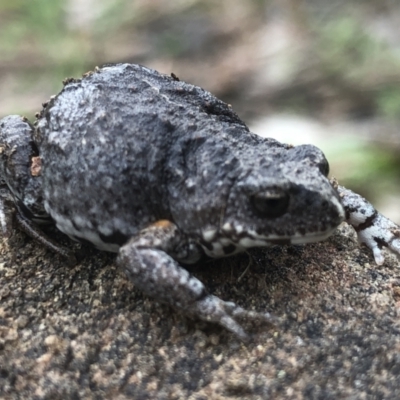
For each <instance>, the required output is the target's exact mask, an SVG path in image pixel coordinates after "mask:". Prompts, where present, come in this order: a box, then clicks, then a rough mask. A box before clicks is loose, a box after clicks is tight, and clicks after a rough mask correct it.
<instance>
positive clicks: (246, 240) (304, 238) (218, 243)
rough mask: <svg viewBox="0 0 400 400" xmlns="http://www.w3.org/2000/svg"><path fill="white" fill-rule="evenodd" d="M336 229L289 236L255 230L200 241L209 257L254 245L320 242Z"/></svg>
mask: <svg viewBox="0 0 400 400" xmlns="http://www.w3.org/2000/svg"><path fill="white" fill-rule="evenodd" d="M335 230H336V227H334V228H331V229H328V230H326V231H322V232H315V233H308V234H301V233H298V234H297V233H295V234H294V235H291V236H287V237H285V236H279V235H269V236H261V235H258V234H256V233H255V232H247V234H245V235H243V236H242V237H241V238H240V239H238V240H233V239H231V238H228V237H226V236H225V237H216V238H215V239H214V240H213V241H212V242H208V243H206V242H205V241H204V240H203V241H202V242H201V244H202V247H203V249H204V252H205V253H206V254H207V255H208V256H210V257H226V256H228V255H232V254H236V253H240V252H243V251H246V250H248V249H250V248H254V247H271V246H277V245H279V246H282V245H296V244H297V245H298V244H307V243H314V242H320V241H323V240H325V239H327V238H328V237H329V236H331V235H332V233H333V232H334V231H335Z"/></svg>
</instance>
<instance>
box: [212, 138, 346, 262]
mask: <svg viewBox="0 0 400 400" xmlns="http://www.w3.org/2000/svg"><path fill="white" fill-rule="evenodd" d="M257 154H258V155H259V154H260V151H257ZM265 154H267V155H266V156H265V157H259V156H258V157H256V156H255V155H254V154H253V155H252V154H251V152H250V153H249V154H248V155H245V156H244V158H241V160H240V161H241V163H240V167H239V174H238V176H237V179H236V180H235V183H234V184H233V185H232V187H231V189H230V192H229V196H228V201H227V206H226V208H225V210H224V217H223V219H222V221H221V226H220V228H219V234H218V237H215V238H214V241H215V242H214V243H213V241H209V242H208V243H209V244H212V246H209V247H210V248H209V249H208V251H207V250H206V251H207V252H208V253H209V254H210V255H214V256H217V255H223V254H229V252H232V253H233V252H236V251H241V250H244V249H246V248H249V247H258V246H268V245H272V244H302V243H309V242H315V241H319V240H323V239H325V238H326V237H328V236H329V235H330V234H331V233H332V232H333V230H334V229H335V228H336V227H337V226H338V225H339V224H340V222H341V221H342V220H343V219H344V210H343V207H342V205H341V203H340V200H339V196H338V194H337V192H336V190H335V189H334V188H333V187H332V185H331V184H330V182H329V180H328V178H327V175H328V172H329V165H328V162H327V160H326V159H325V156H324V154H323V153H322V152H321V151H320V150H319V149H318V148H316V147H314V146H311V145H304V146H298V147H292V148H288V147H286V148H285V147H282V148H277V149H274V151H273V154H272V156H271V152H268V151H266V152H265ZM207 237H208V238H211V237H212V235H211V234H210V232H206V235H205V237H204V238H205V239H206V238H207ZM210 242H211V243H210ZM216 242H219V243H216ZM206 244H207V243H206ZM221 252H222V254H221ZM218 253H219V254H218Z"/></svg>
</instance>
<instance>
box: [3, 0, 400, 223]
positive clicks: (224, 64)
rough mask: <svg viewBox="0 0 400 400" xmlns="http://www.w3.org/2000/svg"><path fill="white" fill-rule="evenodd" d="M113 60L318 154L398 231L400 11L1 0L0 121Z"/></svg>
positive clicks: (369, 3) (320, 1)
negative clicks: (194, 89) (192, 90)
mask: <svg viewBox="0 0 400 400" xmlns="http://www.w3.org/2000/svg"><path fill="white" fill-rule="evenodd" d="M109 62H132V63H139V64H144V65H147V66H149V67H152V68H155V69H157V70H159V71H160V72H163V73H166V74H169V73H171V72H174V73H175V74H176V75H177V76H178V77H179V78H180V79H181V80H184V81H188V82H190V83H193V84H196V85H199V86H202V87H204V88H205V89H207V90H209V91H211V92H212V93H214V94H215V95H217V97H219V98H221V99H222V100H224V101H226V102H227V103H230V104H232V106H233V108H234V109H235V110H236V111H237V112H238V114H239V115H240V116H241V117H242V119H243V120H245V121H246V123H247V124H248V125H249V126H250V128H251V130H252V131H254V132H255V133H258V134H260V135H264V136H273V137H276V138H277V139H278V140H280V141H284V142H288V143H293V144H301V143H312V144H315V145H317V146H319V147H320V148H321V149H322V150H323V151H324V152H325V154H326V155H327V157H328V159H329V161H330V164H331V175H333V176H335V177H337V178H338V179H339V180H340V182H341V183H342V184H344V185H346V186H349V187H351V188H352V189H354V190H356V191H358V192H360V193H362V194H363V195H364V196H366V197H368V198H369V199H370V200H371V201H372V202H374V203H375V205H376V206H377V207H378V208H379V209H380V210H381V211H382V212H384V213H385V214H386V215H387V216H390V217H391V218H392V219H393V220H395V221H397V222H398V223H400V2H398V1H396V0H364V1H356V0H329V1H327V0H246V1H244V0H220V1H211V0H63V1H61V0H13V1H12V2H11V1H9V0H0V117H3V116H5V115H8V114H23V115H25V116H27V117H28V118H29V119H31V120H32V121H33V120H34V114H35V112H36V111H39V109H40V108H41V103H43V102H44V101H46V100H47V99H48V98H49V96H50V95H52V94H55V93H57V92H58V91H60V90H61V88H62V83H61V81H62V80H63V79H64V78H66V77H71V76H73V77H79V76H81V75H82V74H83V73H84V72H86V71H88V70H91V69H93V68H94V67H95V66H96V65H101V64H103V63H109Z"/></svg>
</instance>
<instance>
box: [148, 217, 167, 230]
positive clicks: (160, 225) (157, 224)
mask: <svg viewBox="0 0 400 400" xmlns="http://www.w3.org/2000/svg"><path fill="white" fill-rule="evenodd" d="M171 225H172V222H171V221H168V220H167V219H160V220H159V221H156V222H154V224H152V225H151V226H153V227H155V228H161V229H166V228H169V227H170V226H171Z"/></svg>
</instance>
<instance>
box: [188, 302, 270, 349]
mask: <svg viewBox="0 0 400 400" xmlns="http://www.w3.org/2000/svg"><path fill="white" fill-rule="evenodd" d="M193 311H194V313H195V314H196V315H197V317H199V318H201V319H203V320H206V321H210V322H215V323H217V324H219V325H221V326H223V327H225V328H226V329H228V330H229V331H230V332H232V333H234V334H235V335H236V336H238V337H239V338H240V339H242V340H244V341H248V340H249V339H250V337H251V336H250V334H249V333H247V332H246V330H245V329H244V328H243V326H242V325H246V327H247V326H250V325H251V331H253V330H254V329H257V328H258V329H260V328H262V327H265V326H276V325H277V319H276V318H275V317H273V316H272V315H271V314H269V313H258V312H256V311H248V310H245V309H243V308H242V307H239V306H238V305H236V304H235V303H233V302H226V301H223V300H221V299H220V298H219V297H216V296H213V295H207V296H206V297H205V298H204V299H202V300H198V301H197V302H196V304H195V307H194V310H193Z"/></svg>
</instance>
